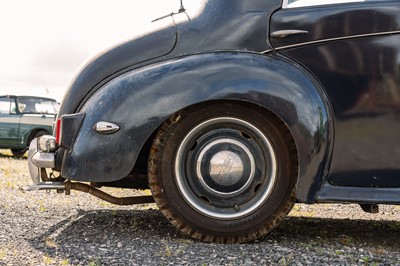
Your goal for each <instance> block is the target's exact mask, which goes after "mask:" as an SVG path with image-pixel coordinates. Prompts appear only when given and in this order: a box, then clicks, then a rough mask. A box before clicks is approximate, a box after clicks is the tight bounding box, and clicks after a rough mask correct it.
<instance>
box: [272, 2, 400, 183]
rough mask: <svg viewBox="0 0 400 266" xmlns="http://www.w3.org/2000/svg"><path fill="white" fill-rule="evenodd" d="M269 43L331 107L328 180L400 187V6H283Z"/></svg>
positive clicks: (394, 3) (311, 4) (342, 4)
mask: <svg viewBox="0 0 400 266" xmlns="http://www.w3.org/2000/svg"><path fill="white" fill-rule="evenodd" d="M270 40H271V43H272V45H273V46H274V48H275V50H276V51H277V52H279V53H281V54H283V55H285V56H287V57H289V58H291V59H293V60H295V61H296V62H298V63H299V64H301V65H302V66H304V68H306V69H307V70H308V71H310V72H311V73H312V74H313V75H314V76H315V77H316V78H317V79H318V80H319V82H320V83H321V85H322V86H323V88H324V89H325V92H326V95H327V97H328V98H329V100H330V102H331V106H332V110H333V114H334V149H333V154H332V162H331V169H330V174H329V178H328V180H329V182H330V183H331V184H334V185H342V186H368V187H400V74H399V72H400V64H399V62H400V2H399V1H398V0H396V1H389V0H381V1H352V0H325V1H313V0H298V1H293V0H285V1H284V3H283V7H282V9H280V10H278V11H277V12H276V13H275V14H274V15H273V16H272V18H271V24H270Z"/></svg>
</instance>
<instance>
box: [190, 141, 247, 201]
mask: <svg viewBox="0 0 400 266" xmlns="http://www.w3.org/2000/svg"><path fill="white" fill-rule="evenodd" d="M245 168H250V172H249V171H245ZM254 170H255V162H254V158H253V155H252V154H251V152H250V150H249V149H248V148H247V147H246V146H245V145H244V144H243V143H241V142H239V141H237V140H234V139H228V138H223V139H217V140H214V141H212V142H210V143H209V144H207V145H206V146H205V147H204V148H203V149H202V151H201V152H200V155H199V156H198V158H197V163H196V174H197V177H198V178H199V180H200V183H201V185H202V186H203V187H204V189H206V190H207V191H209V192H210V193H214V194H216V195H219V196H222V197H229V196H234V195H237V194H240V193H241V192H242V191H243V190H245V189H247V188H248V186H249V185H250V183H251V181H252V179H253V177H254Z"/></svg>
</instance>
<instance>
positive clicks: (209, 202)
mask: <svg viewBox="0 0 400 266" xmlns="http://www.w3.org/2000/svg"><path fill="white" fill-rule="evenodd" d="M174 169H175V178H176V182H177V185H178V189H179V191H180V193H181V195H182V196H183V198H184V199H185V201H186V202H187V203H188V204H190V205H191V207H192V208H193V209H195V210H196V211H197V212H199V213H202V214H204V215H206V216H209V217H212V218H215V219H232V218H240V217H243V216H246V215H248V214H250V213H252V212H254V211H255V210H257V209H258V208H259V207H260V206H261V205H262V204H263V203H264V202H265V201H266V199H268V197H269V195H270V194H271V191H272V189H273V187H274V184H275V181H276V169H277V161H276V155H275V151H274V149H273V147H272V145H271V143H270V141H269V140H268V138H267V137H266V136H265V134H263V133H262V132H261V131H260V130H259V129H258V128H257V127H256V126H254V125H253V124H251V123H249V122H247V121H244V120H242V119H239V118H233V117H219V118H213V119H209V120H207V121H204V122H202V123H201V124H199V125H197V126H196V127H195V128H193V129H192V130H190V132H189V133H188V134H187V135H186V136H185V138H184V139H183V141H182V142H181V143H180V145H179V147H178V150H177V154H176V157H175V168H174Z"/></svg>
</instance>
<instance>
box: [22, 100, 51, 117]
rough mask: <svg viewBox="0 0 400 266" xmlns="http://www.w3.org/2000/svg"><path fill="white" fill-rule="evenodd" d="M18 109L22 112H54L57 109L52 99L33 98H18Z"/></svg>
mask: <svg viewBox="0 0 400 266" xmlns="http://www.w3.org/2000/svg"><path fill="white" fill-rule="evenodd" d="M18 109H19V112H20V113H23V114H55V113H57V111H58V110H57V109H56V106H55V104H54V102H53V101H49V100H43V99H35V98H19V99H18Z"/></svg>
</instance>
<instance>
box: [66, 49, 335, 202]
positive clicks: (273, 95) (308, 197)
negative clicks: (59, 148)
mask: <svg viewBox="0 0 400 266" xmlns="http://www.w3.org/2000/svg"><path fill="white" fill-rule="evenodd" d="M215 101H241V102H243V103H246V104H252V105H254V106H260V107H262V108H264V109H265V110H269V111H271V112H272V113H274V114H275V115H276V116H277V117H279V118H280V119H281V120H282V121H283V122H284V123H285V124H286V126H287V127H288V128H289V130H290V132H291V134H292V136H293V138H294V140H295V143H296V146H297V150H298V155H299V181H298V184H297V199H298V200H299V201H301V202H314V200H315V195H316V193H317V192H318V190H319V187H320V184H321V183H322V177H323V173H324V171H325V169H326V167H327V166H328V163H329V154H330V143H331V142H330V140H331V138H332V136H331V131H330V130H329V129H330V127H331V121H332V120H331V119H330V118H331V115H330V107H329V103H328V100H327V99H326V97H325V95H324V93H323V90H322V88H321V87H320V85H319V83H318V82H317V81H315V80H314V79H313V77H312V76H311V75H309V74H308V73H307V71H305V70H304V69H303V68H302V67H300V66H298V65H296V64H295V63H293V62H291V61H288V60H287V59H285V58H284V57H282V56H280V55H278V54H271V55H268V56H265V55H259V54H254V53H238V52H217V53H209V54H198V55H191V56H187V57H183V58H176V59H173V60H170V61H166V62H161V63H157V64H155V65H151V66H147V67H142V68H140V69H137V70H132V71H130V72H128V73H125V74H123V75H121V76H119V77H117V78H115V79H114V80H112V81H110V82H109V83H107V84H105V85H104V86H103V87H102V88H101V89H100V90H99V91H98V92H97V93H96V94H94V95H93V96H92V97H91V98H90V99H89V100H88V101H87V102H86V103H85V105H84V106H83V107H82V109H81V110H80V112H82V113H87V114H90V115H87V116H86V118H85V120H84V122H83V125H82V128H81V133H80V134H79V135H78V137H77V139H76V141H75V144H74V147H75V148H73V149H72V151H71V152H70V153H69V154H68V156H67V157H66V158H64V165H63V172H62V175H63V176H65V177H66V178H69V179H71V180H86V181H87V180H90V181H98V182H112V181H116V180H118V179H121V178H124V177H125V176H126V175H127V174H129V172H131V170H132V168H133V166H134V165H135V163H136V161H137V159H138V157H139V154H140V153H141V152H142V154H143V151H144V149H143V148H144V147H146V143H148V142H149V139H151V138H152V136H154V134H155V132H156V130H157V128H158V127H159V126H160V125H161V124H162V123H163V122H164V121H165V120H166V119H168V118H169V117H170V116H171V115H173V114H174V113H176V112H178V111H179V110H183V109H185V108H188V107H190V106H196V105H198V104H200V105H201V104H204V103H208V102H215ZM116 103H118V105H116ZM98 121H110V122H113V123H116V124H118V125H120V126H121V129H120V130H119V131H118V132H117V133H115V134H111V135H100V134H97V133H96V132H94V131H93V126H94V124H95V123H97V122H98ZM99 144H101V150H102V151H104V152H103V154H105V153H107V154H112V155H109V156H104V155H103V156H102V157H101V158H100V156H98V155H97V154H98V153H99ZM106 151H107V152H106ZM116 154H117V156H116ZM82 158H85V161H86V165H85V167H83V165H82V163H81V162H82ZM78 162H79V163H78ZM100 165H101V166H100ZM129 165H130V166H129ZM110 173H112V176H111V175H110Z"/></svg>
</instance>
